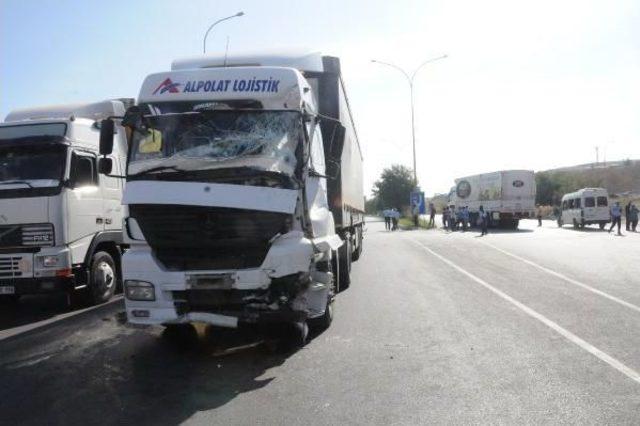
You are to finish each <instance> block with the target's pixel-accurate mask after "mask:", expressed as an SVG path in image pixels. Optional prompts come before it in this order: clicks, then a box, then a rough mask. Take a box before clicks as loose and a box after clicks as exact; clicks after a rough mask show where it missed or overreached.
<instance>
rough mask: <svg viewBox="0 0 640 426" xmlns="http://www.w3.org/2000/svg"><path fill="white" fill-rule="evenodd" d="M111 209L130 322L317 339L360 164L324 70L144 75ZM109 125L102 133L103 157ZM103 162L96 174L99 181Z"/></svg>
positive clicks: (273, 63)
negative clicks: (116, 209) (120, 240)
mask: <svg viewBox="0 0 640 426" xmlns="http://www.w3.org/2000/svg"><path fill="white" fill-rule="evenodd" d="M122 124H123V125H124V126H126V127H128V128H129V129H130V130H131V132H132V139H131V151H130V156H129V159H128V166H127V170H126V175H127V186H126V189H125V193H124V199H123V204H124V205H125V206H126V208H127V217H126V219H125V241H126V242H127V243H128V244H129V246H130V250H128V251H127V252H126V253H125V255H124V257H123V269H124V283H125V298H126V299H125V300H126V310H127V316H128V319H129V321H130V322H132V323H138V324H163V325H165V326H167V327H173V328H175V327H179V326H180V325H181V324H188V323H191V322H204V323H208V324H211V325H214V326H221V327H231V328H235V327H239V326H241V325H243V324H264V323H279V324H282V323H288V324H293V325H295V327H291V329H292V330H296V331H295V332H294V333H292V334H291V336H293V337H295V338H296V339H299V341H300V342H304V340H305V338H306V333H307V323H309V324H310V325H316V326H318V327H319V328H325V327H328V326H329V324H330V323H331V319H332V312H333V311H332V309H333V300H334V296H335V294H336V293H337V292H338V291H340V290H342V289H344V288H346V287H347V286H348V285H349V271H350V266H351V261H352V260H356V259H357V258H358V257H359V256H360V253H361V251H362V236H363V235H362V226H363V220H364V196H363V187H362V156H361V152H360V146H359V143H358V139H357V135H356V132H355V128H354V125H353V122H352V119H351V112H350V109H349V104H348V102H347V98H346V94H345V90H344V84H343V81H342V78H341V74H340V63H339V61H338V59H337V58H333V57H327V56H322V55H320V54H316V53H311V54H302V55H297V54H278V55H241V56H234V57H226V58H223V57H198V58H192V59H186V60H181V61H175V62H174V64H173V67H172V70H171V71H168V72H161V73H157V74H152V75H150V76H148V77H147V78H146V79H145V81H144V83H143V85H142V89H141V90H140V95H139V98H138V106H137V107H134V108H131V109H129V110H128V111H127V114H125V117H124V118H123V120H122ZM112 128H113V123H111V124H109V121H105V123H103V133H102V144H101V145H102V152H103V153H105V154H109V153H110V152H111V151H110V149H111V148H110V144H111V138H112V135H111V132H110V129H112ZM109 168H110V165H109V160H105V161H104V164H103V165H101V170H102V171H103V172H109Z"/></svg>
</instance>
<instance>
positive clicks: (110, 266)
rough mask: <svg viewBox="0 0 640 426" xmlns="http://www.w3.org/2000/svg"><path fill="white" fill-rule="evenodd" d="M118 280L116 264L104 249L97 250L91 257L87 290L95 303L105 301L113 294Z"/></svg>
mask: <svg viewBox="0 0 640 426" xmlns="http://www.w3.org/2000/svg"><path fill="white" fill-rule="evenodd" d="M117 281H118V276H117V270H116V264H115V262H114V261H113V258H112V257H111V255H110V254H109V253H107V252H106V251H99V252H97V253H96V254H94V255H93V258H92V259H91V269H90V271H89V291H90V296H91V302H93V304H95V305H99V304H101V303H105V302H106V301H108V300H109V299H111V297H112V296H113V293H114V292H115V290H116V284H117Z"/></svg>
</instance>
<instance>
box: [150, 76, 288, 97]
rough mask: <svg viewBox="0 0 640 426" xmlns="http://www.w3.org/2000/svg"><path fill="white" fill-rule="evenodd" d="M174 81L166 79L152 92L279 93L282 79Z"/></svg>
mask: <svg viewBox="0 0 640 426" xmlns="http://www.w3.org/2000/svg"><path fill="white" fill-rule="evenodd" d="M181 86H183V84H182V83H174V82H173V81H171V79H170V78H167V79H166V80H164V81H163V82H162V83H160V85H159V86H158V87H157V88H156V90H154V91H153V93H152V94H154V95H157V94H160V95H162V94H163V93H166V92H169V93H207V92H260V93H278V90H279V86H280V80H275V79H274V78H273V77H269V78H268V79H267V78H265V79H258V78H255V77H254V78H247V79H244V78H243V79H235V80H190V81H187V82H186V83H185V84H184V87H183V89H182V90H180V87H181Z"/></svg>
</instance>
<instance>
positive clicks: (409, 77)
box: [371, 55, 447, 188]
mask: <svg viewBox="0 0 640 426" xmlns="http://www.w3.org/2000/svg"><path fill="white" fill-rule="evenodd" d="M446 57H447V55H442V56H438V57H437V58H431V59H428V60H426V61H424V62H423V63H421V64H420V65H419V66H418V68H416V69H415V71H413V73H412V74H411V75H409V73H408V72H406V71H405V70H403V69H402V68H400V67H399V66H397V65H394V64H390V63H388V62H382V61H377V60H375V59H372V60H371V62H374V63H376V64H381V65H387V66H389V67H391V68H395V69H397V70H398V71H400V72H401V73H402V75H404V76H405V77H406V78H407V82H408V83H409V91H410V94H411V138H412V140H413V183H414V185H415V186H416V188H417V187H418V173H417V171H416V126H415V113H414V105H413V80H414V79H415V78H416V74H418V71H420V69H421V68H422V67H423V66H425V65H427V64H428V63H431V62H435V61H438V60H440V59H444V58H446Z"/></svg>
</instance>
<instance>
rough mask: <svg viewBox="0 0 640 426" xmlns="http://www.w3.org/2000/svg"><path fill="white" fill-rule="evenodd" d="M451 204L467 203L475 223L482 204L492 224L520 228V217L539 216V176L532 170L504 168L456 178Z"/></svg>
mask: <svg viewBox="0 0 640 426" xmlns="http://www.w3.org/2000/svg"><path fill="white" fill-rule="evenodd" d="M455 183H456V186H455V187H454V188H452V191H451V196H450V204H453V205H455V207H456V209H459V208H462V207H465V206H467V207H468V208H469V212H470V214H469V218H470V222H471V224H472V225H473V224H475V223H476V222H477V219H478V211H479V209H480V206H483V208H484V210H485V211H486V212H487V213H488V214H489V219H490V225H491V226H497V227H502V228H511V229H516V228H517V227H518V224H519V221H520V219H524V218H533V217H535V207H536V205H535V202H536V179H535V174H534V172H533V171H531V170H503V171H499V172H491V173H483V174H479V175H473V176H467V177H463V178H459V179H456V180H455Z"/></svg>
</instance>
